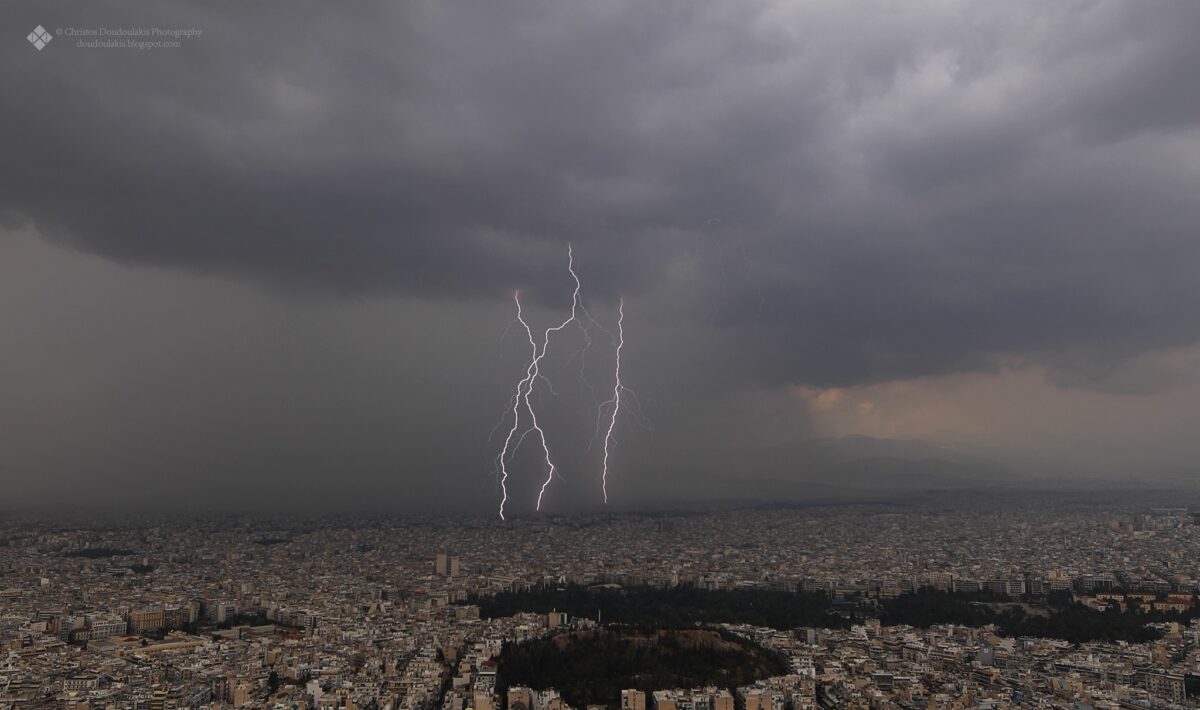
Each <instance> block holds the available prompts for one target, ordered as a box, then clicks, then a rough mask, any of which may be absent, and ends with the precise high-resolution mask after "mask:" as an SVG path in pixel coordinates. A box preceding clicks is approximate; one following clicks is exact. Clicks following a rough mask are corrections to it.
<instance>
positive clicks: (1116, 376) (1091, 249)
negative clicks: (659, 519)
mask: <svg viewBox="0 0 1200 710" xmlns="http://www.w3.org/2000/svg"><path fill="white" fill-rule="evenodd" d="M0 12H2V13H3V15H4V17H5V19H6V22H5V23H4V25H5V27H7V28H8V30H9V31H8V32H7V35H8V39H7V40H5V41H4V42H3V43H0V58H2V60H3V61H2V62H0V80H2V81H3V86H4V89H5V90H4V91H2V92H0V121H2V122H3V123H2V125H3V131H2V132H0V141H2V144H0V148H2V150H0V156H2V157H0V160H3V163H4V170H3V171H0V216H2V217H3V220H4V224H6V225H7V229H9V230H10V231H11V232H13V233H17V232H20V233H22V234H27V233H36V234H37V235H38V237H37V238H40V239H43V240H46V241H48V242H49V243H51V244H53V245H55V246H56V247H59V248H65V249H71V250H76V251H79V252H83V253H86V254H90V255H94V256H96V257H100V258H101V259H103V260H107V261H111V262H116V263H118V264H121V265H126V266H133V267H137V268H145V267H163V268H166V269H168V270H171V271H176V272H185V273H188V274H190V275H191V276H189V277H188V278H192V277H199V278H201V279H217V280H221V281H222V282H224V280H232V281H234V282H237V283H240V284H246V285H249V286H250V287H251V288H250V290H249V291H247V293H250V292H256V291H254V289H255V288H258V287H262V288H263V289H265V292H269V293H272V294H274V295H272V296H270V298H272V299H281V300H282V301H284V302H288V303H308V304H313V303H317V304H329V303H355V302H360V301H361V300H362V299H394V302H395V303H396V304H397V307H398V308H411V309H418V310H420V311H421V312H422V313H424V315H423V316H420V317H418V316H413V318H415V319H416V320H415V321H414V322H412V323H409V325H408V328H409V329H410V330H409V332H410V333H412V332H420V331H421V329H422V327H433V323H434V322H436V321H437V319H439V318H443V317H446V318H462V319H463V320H462V323H463V325H464V328H472V329H474V328H478V327H479V324H480V323H482V322H490V321H488V320H487V318H491V317H493V316H495V315H496V314H500V317H501V318H505V317H507V316H506V315H503V314H504V313H505V309H506V308H507V305H506V301H507V299H509V298H511V293H512V291H513V290H514V289H521V290H522V291H523V292H526V293H529V294H530V298H532V299H536V300H537V302H538V303H540V304H541V305H543V306H546V307H554V308H559V307H561V306H562V305H563V299H564V288H565V287H567V285H568V281H567V280H566V275H565V270H564V266H565V264H564V258H565V250H566V244H567V243H568V242H571V243H572V244H574V246H575V248H576V253H577V255H578V257H579V259H580V264H581V274H582V275H583V276H584V278H585V281H586V285H587V288H588V290H589V293H588V296H589V297H590V298H592V299H594V301H595V303H596V304H597V307H598V308H599V309H600V310H604V308H606V307H607V308H611V306H612V303H613V302H614V299H615V297H616V295H618V294H622V295H624V296H625V297H626V298H628V299H629V300H630V303H631V304H632V305H633V306H635V309H634V310H632V314H631V321H632V324H631V325H632V327H633V328H634V331H635V334H636V333H637V331H638V330H640V331H641V333H642V335H641V337H642V341H641V344H642V350H641V352H640V353H639V352H638V345H637V344H633V345H632V347H631V358H632V357H634V353H636V357H638V358H640V360H639V361H637V362H631V364H630V367H631V368H632V369H631V376H638V377H640V378H641V379H642V380H643V384H644V387H643V389H646V388H648V389H649V391H650V392H651V393H652V395H653V396H652V397H651V399H654V400H657V401H658V402H659V403H660V404H659V407H660V410H659V414H658V417H657V418H658V419H659V421H660V426H659V429H660V437H661V438H660V439H659V441H658V444H657V446H661V447H662V450H664V451H672V452H676V451H678V450H679V449H680V448H684V447H686V445H687V442H688V441H689V432H691V433H692V434H691V435H692V436H694V435H695V432H705V433H706V434H707V433H711V432H721V433H722V434H723V435H724V436H727V437H729V439H730V441H734V442H737V446H739V447H740V446H745V445H748V444H747V442H755V441H758V440H759V439H760V438H761V437H760V434H761V431H762V425H761V422H759V423H756V424H745V422H744V421H743V420H742V419H737V418H736V417H735V419H737V421H734V422H732V423H731V422H730V421H728V416H729V415H728V412H729V411H730V410H729V409H728V408H727V407H728V406H729V404H730V403H731V402H733V403H737V402H746V401H747V398H749V399H751V400H753V401H754V402H755V404H753V405H750V409H751V410H755V411H759V410H760V409H761V408H762V407H766V409H767V410H771V408H772V407H773V406H774V405H772V404H770V402H773V401H775V400H773V399H772V397H774V396H775V395H773V394H772V393H776V392H783V391H794V388H801V389H802V390H804V388H810V389H811V388H815V389H817V390H820V389H829V388H854V387H871V386H875V385H878V384H880V383H887V382H891V381H897V380H913V379H919V378H936V377H943V376H951V375H958V374H970V373H997V372H1002V371H1005V370H1006V368H1038V369H1039V371H1044V372H1045V373H1046V374H1045V377H1046V380H1047V382H1048V383H1050V384H1049V385H1048V387H1050V388H1052V389H1054V388H1057V389H1068V390H1070V389H1082V390H1089V391H1096V392H1102V393H1107V394H1112V395H1114V396H1118V395H1120V396H1148V395H1152V394H1154V393H1156V392H1162V391H1164V390H1165V389H1167V388H1170V387H1172V386H1174V382H1175V381H1174V380H1173V379H1172V378H1171V377H1167V376H1164V375H1163V374H1162V371H1161V369H1155V370H1154V371H1152V372H1151V371H1148V370H1145V369H1144V368H1141V369H1139V367H1137V365H1138V363H1142V362H1144V360H1145V358H1146V357H1147V356H1149V355H1152V354H1154V353H1159V352H1164V351H1168V350H1170V349H1179V348H1188V347H1191V346H1192V345H1193V344H1194V343H1195V342H1196V341H1197V340H1198V339H1200V315H1198V313H1200V311H1198V310H1197V306H1198V305H1200V278H1197V277H1196V275H1197V273H1198V269H1197V267H1198V266H1200V239H1198V238H1197V234H1196V224H1197V223H1198V219H1197V218H1200V203H1198V201H1197V200H1196V197H1195V196H1196V194H1197V187H1198V186H1200V92H1198V91H1197V90H1196V89H1195V86H1194V83H1195V82H1194V71H1195V67H1196V66H1200V43H1197V42H1195V41H1194V31H1195V28H1196V27H1200V5H1197V4H1196V3H1189V2H1177V3H1160V4H1155V5H1152V6H1148V5H1145V4H1140V3H1134V2H1062V3H1052V4H1047V3H1044V2H1005V3H959V2H943V1H940V0H929V1H925V2H908V3H891V2H832V1H830V2H800V3H792V2H748V3H730V2H716V1H713V2H709V1H703V0H702V1H699V2H697V1H689V2H667V3H652V4H647V3H637V2H603V3H596V2H586V3H585V2H567V3H563V2H558V3H538V2H504V3H490V4H468V3H454V2H412V3H409V2H404V3H371V4H359V5H345V6H337V7H333V6H330V5H329V4H328V3H308V2H294V3H289V4H287V5H286V7H284V6H281V5H280V6H276V5H273V4H238V5H237V6H236V7H235V6H200V5H196V4H194V3H175V2H158V3H154V4H152V5H147V4H145V3H133V2H128V3H125V2H110V1H104V2H80V3H68V4H60V5H56V6H47V5H45V4H44V3H32V2H22V3H17V4H15V5H13V4H10V5H8V6H6V7H5V9H4V10H3V11H0ZM38 24H42V25H44V26H45V27H46V28H48V29H50V30H51V31H52V32H53V31H54V30H55V29H62V28H91V27H131V26H132V27H138V26H140V27H151V26H157V27H170V28H193V27H194V28H199V29H201V30H202V31H203V33H202V35H201V36H200V37H197V38H195V39H190V40H187V41H184V42H182V46H181V47H178V48H172V49H156V50H145V51H139V50H122V49H85V48H79V47H75V46H74V45H73V41H74V40H72V39H71V38H70V37H66V36H61V35H60V36H58V37H57V38H56V39H55V40H54V41H53V42H52V43H51V44H50V45H49V46H48V47H46V49H45V50H43V51H40V52H38V51H35V50H33V49H32V48H31V47H30V46H29V45H28V44H27V43H26V42H25V41H24V39H23V37H24V35H25V33H27V32H28V30H29V29H31V28H32V27H34V26H35V25H38ZM13 253H23V252H20V250H14V251H13ZM64 258H65V257H64ZM72 258H75V257H72ZM6 268H13V269H19V268H20V267H19V266H12V265H10V266H8V267H6ZM47 268H48V269H49V270H50V271H52V270H53V269H52V268H49V267H47ZM62 288H64V289H70V288H71V285H70V284H63V285H62ZM239 288H240V287H239ZM145 297H146V298H149V299H152V298H154V295H153V294H146V295H145ZM247 298H249V296H247ZM200 300H204V299H200ZM404 304H408V305H404ZM413 304H419V306H418V305H413ZM26 307H27V309H29V310H30V311H31V312H32V314H30V313H26V314H25V316H24V317H26V318H30V319H33V318H36V311H37V309H38V304H37V303H36V302H31V303H28V304H27V306H26ZM204 307H207V306H204ZM212 307H213V308H214V309H216V310H215V311H214V312H220V310H221V309H222V308H230V309H233V310H237V307H236V306H231V305H230V304H225V305H220V304H216V305H213V306H212ZM317 307H322V308H324V307H332V306H328V305H320V306H317ZM338 307H341V306H338ZM439 308H443V309H448V310H447V312H450V311H452V312H453V313H454V314H456V315H453V316H447V315H444V314H443V315H442V316H436V317H435V316H432V315H429V313H431V312H433V311H436V310H438V309H439ZM412 312H413V313H416V311H415V310H414V311H412ZM484 314H487V318H485V317H484ZM422 318H424V320H423V319H422ZM430 319H433V320H430ZM14 322H15V321H14ZM497 325H498V327H503V323H498V324H497ZM327 327H328V328H329V329H330V330H329V331H328V335H329V337H339V332H338V327H340V326H337V327H335V326H333V325H328V324H327ZM362 327H363V332H368V331H370V330H371V329H372V328H376V327H379V325H378V324H374V325H363V326H362ZM320 335H321V334H320V333H318V334H317V335H316V336H314V337H317V338H318V339H319V336H320ZM488 335H489V337H491V336H492V335H494V333H489V334H488ZM340 336H341V337H345V334H344V333H341V334H340ZM418 337H419V336H418ZM398 347H401V349H402V346H399V345H398ZM2 357H3V356H0V358H2ZM197 357H199V356H197ZM296 357H300V358H303V357H304V356H303V355H296ZM411 364H412V366H413V367H422V368H428V369H429V370H430V371H436V372H437V374H431V375H429V377H430V378H431V379H434V380H438V379H442V378H449V376H450V375H451V374H453V373H451V372H449V371H448V370H446V369H445V366H444V363H442V362H421V361H419V360H418V359H414V360H413V361H412V363H411ZM510 364H511V363H510ZM316 371H317V370H313V372H316ZM99 376H100V375H97V377H99ZM124 376H125V377H129V378H136V377H137V375H136V373H129V374H127V375H124ZM242 376H243V377H251V378H252V377H253V374H252V372H249V371H247V372H243V373H242ZM473 377H476V376H473ZM477 377H479V380H480V384H479V387H481V388H485V390H486V395H487V397H488V398H494V397H495V395H496V394H498V393H500V391H501V390H502V388H503V386H504V383H506V382H507V380H506V377H507V371H505V372H504V373H500V374H497V375H496V377H495V379H494V384H483V382H484V381H485V380H486V381H487V382H489V383H492V382H493V380H492V379H488V378H485V377H484V376H483V375H477ZM632 384H635V383H633V382H631V385H632ZM489 387H490V388H492V389H486V388H489ZM493 389H494V391H493ZM369 390H370V388H368V387H364V388H363V396H367V395H366V393H367V392H368V391H369ZM804 391H809V390H804ZM747 393H750V394H747ZM270 396H271V395H270V394H269V393H263V394H262V398H263V399H264V400H267V399H269V398H270ZM499 396H500V399H499V400H497V401H495V402H493V401H491V399H488V401H486V402H484V403H483V404H482V405H481V406H482V407H483V408H485V409H487V411H488V413H489V416H490V415H491V413H492V412H493V411H498V408H499V407H502V405H503V395H502V394H500V395H499ZM421 397H422V399H420V400H419V403H424V402H426V401H428V399H427V398H436V394H432V393H426V394H423V395H421ZM764 402H765V403H767V404H764ZM419 403H418V402H416V401H414V402H410V405H411V406H409V407H407V408H406V407H404V406H400V411H397V412H393V413H392V414H393V415H394V416H395V417H397V418H399V419H400V420H405V419H406V418H407V419H412V418H420V417H421V416H422V414H421V411H420V410H421V409H422V407H421V406H418V405H419ZM680 403H683V404H680ZM704 403H707V404H704ZM263 406H264V407H266V409H270V407H269V406H268V405H266V404H264V405H263ZM389 406H393V405H389ZM395 406H399V405H395ZM789 406H790V405H789ZM807 406H808V405H807V404H806V400H804V399H803V398H800V401H799V402H798V403H797V404H796V405H795V409H794V411H791V413H790V414H789V415H788V416H787V423H785V424H780V423H779V422H778V421H776V420H777V419H778V417H775V416H767V417H766V418H767V419H770V420H772V421H773V422H774V423H773V424H772V425H771V426H772V427H781V426H782V427H783V428H784V429H788V430H789V431H792V432H793V433H799V434H804V433H809V432H810V429H811V426H812V424H811V422H810V421H809V412H808V410H807ZM367 409H371V408H370V407H368V408H367ZM372 411H373V410H372ZM445 416H446V417H447V421H449V420H451V419H453V414H451V413H445ZM750 419H751V420H754V416H751V417H750ZM739 422H741V423H740V424H739ZM248 424H249V423H248ZM472 426H475V423H474V422H472ZM662 432H666V433H662ZM460 434H461V432H460ZM468 435H469V436H475V435H476V432H474V431H472V432H468ZM780 436H781V437H783V436H784V435H782V434H781V435H780ZM453 438H454V436H451V435H449V434H447V440H452V439H453ZM784 438H786V437H784ZM414 445H415V444H414ZM731 445H732V444H731ZM641 446H642V450H643V452H644V453H645V455H646V456H647V457H648V458H649V459H653V458H654V457H653V455H652V453H651V452H652V451H653V450H654V449H655V446H656V445H651V444H649V443H645V442H643V443H642V444H641ZM368 448H370V447H368ZM388 455H389V456H390V455H391V454H390V453H389V454H388ZM164 456H166V455H165V454H164ZM380 456H381V457H382V456H383V454H380ZM367 458H368V459H370V458H371V457H370V456H367ZM421 459H422V460H423V461H426V462H428V465H430V466H435V465H437V464H436V462H437V456H436V454H434V453H429V452H425V453H422V454H421ZM380 460H382V459H380ZM372 462H373V463H372V465H374V464H375V463H378V461H376V460H374V459H372ZM36 464H37V462H36V457H33V458H31V459H30V460H29V461H28V462H27V465H29V466H31V467H33V468H36ZM380 465H381V466H382V464H380ZM461 465H463V466H467V467H469V466H470V465H471V464H470V463H469V462H468V461H467V460H464V461H463V462H462V463H461ZM368 467H369V466H368Z"/></svg>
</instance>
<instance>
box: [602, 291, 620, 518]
mask: <svg viewBox="0 0 1200 710" xmlns="http://www.w3.org/2000/svg"><path fill="white" fill-rule="evenodd" d="M623 347H625V301H624V299H622V300H620V301H618V303H617V363H616V366H615V367H614V368H613V371H614V376H613V379H614V380H615V382H614V384H613V396H612V419H610V420H609V421H608V432H607V433H606V434H605V435H604V469H603V471H602V473H601V476H600V488H601V490H602V491H604V502H605V503H607V502H608V454H609V450H610V448H611V446H612V443H613V429H615V428H616V426H617V412H619V411H621V389H622V386H621V348H623Z"/></svg>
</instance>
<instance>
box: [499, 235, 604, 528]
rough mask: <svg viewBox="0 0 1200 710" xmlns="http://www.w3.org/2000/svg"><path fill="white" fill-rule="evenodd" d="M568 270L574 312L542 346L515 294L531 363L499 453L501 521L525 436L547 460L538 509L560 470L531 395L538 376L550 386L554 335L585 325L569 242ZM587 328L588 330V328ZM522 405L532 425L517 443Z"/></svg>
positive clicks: (545, 337)
mask: <svg viewBox="0 0 1200 710" xmlns="http://www.w3.org/2000/svg"><path fill="white" fill-rule="evenodd" d="M567 271H569V272H570V274H571V278H572V279H574V280H575V291H574V292H573V293H572V295H571V315H570V316H568V317H567V319H566V320H564V321H563V322H562V323H559V324H558V325H555V326H551V327H549V328H547V329H546V330H545V332H544V333H543V334H542V342H541V346H540V347H539V345H538V342H537V341H536V340H535V339H534V337H533V328H531V327H530V326H529V323H528V321H526V320H525V314H524V312H523V311H522V309H521V294H520V293H519V292H518V293H514V294H513V300H514V301H515V302H516V306H517V322H519V323H520V324H521V326H522V327H523V328H525V335H526V336H527V337H528V339H529V347H530V350H531V355H530V360H529V365H528V367H526V368H525V377H523V378H522V379H521V381H520V382H518V383H517V392H516V394H515V395H514V396H513V399H512V415H513V424H512V428H511V429H509V430H508V436H507V437H506V438H505V440H504V447H503V448H502V449H501V450H500V454H499V455H498V456H497V464H498V468H499V469H500V490H501V493H502V498H501V501H500V519H501V520H504V519H505V518H504V508H505V505H506V504H507V503H508V485H507V484H508V461H509V459H510V458H511V457H512V455H513V454H514V453H516V450H517V448H518V447H519V446H520V445H521V443H522V442H524V440H525V437H526V436H528V435H529V433H530V432H535V433H536V434H537V436H538V440H539V441H541V443H542V454H543V459H544V460H545V462H546V480H545V481H544V482H543V483H542V487H541V489H540V490H539V491H538V497H537V509H538V510H541V509H542V498H543V497H544V496H545V494H546V489H547V488H549V487H550V483H551V482H552V481H553V480H554V475H555V474H556V473H557V472H558V469H557V467H555V465H554V461H553V459H552V458H551V456H550V446H549V445H548V444H547V443H546V432H544V431H543V430H542V427H541V425H540V424H538V419H537V412H536V411H535V410H534V408H533V403H532V402H531V401H530V399H529V397H530V395H531V394H532V393H533V387H534V385H535V384H536V383H537V381H538V380H539V379H541V380H543V381H546V382H547V385H548V386H549V380H546V378H545V376H543V375H542V374H541V370H540V367H541V362H542V358H544V357H545V356H546V350H547V349H548V348H549V346H550V336H551V334H553V333H557V332H560V331H562V330H564V329H565V328H566V327H567V326H569V325H571V324H572V323H575V324H576V325H578V326H579V327H580V328H583V325H582V323H580V322H579V320H578V318H577V314H578V311H579V310H580V302H579V292H580V291H581V290H582V288H583V285H582V284H581V283H580V281H579V276H578V275H577V274H576V273H575V253H574V250H573V249H572V248H571V246H570V245H568V246H567ZM584 330H585V333H586V329H584ZM551 391H553V390H551ZM522 404H523V405H524V409H525V411H526V412H527V413H528V415H529V422H530V425H529V428H528V429H526V430H525V432H524V433H522V434H521V435H520V437H519V438H518V440H517V443H516V445H515V446H514V445H513V438H514V437H516V436H517V430H518V429H519V428H520V426H521V408H522V407H521V405H522Z"/></svg>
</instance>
